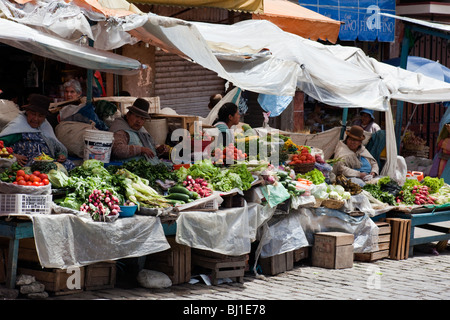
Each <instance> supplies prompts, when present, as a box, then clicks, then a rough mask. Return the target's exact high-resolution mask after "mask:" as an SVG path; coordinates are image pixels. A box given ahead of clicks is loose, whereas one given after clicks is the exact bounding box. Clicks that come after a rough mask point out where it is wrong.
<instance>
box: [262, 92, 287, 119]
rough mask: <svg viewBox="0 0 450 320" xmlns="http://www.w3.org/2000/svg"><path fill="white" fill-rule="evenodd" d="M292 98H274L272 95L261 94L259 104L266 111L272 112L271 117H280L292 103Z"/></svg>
mask: <svg viewBox="0 0 450 320" xmlns="http://www.w3.org/2000/svg"><path fill="white" fill-rule="evenodd" d="M292 99H293V97H291V96H274V95H270V94H259V95H258V103H259V104H260V106H261V108H263V109H264V110H265V111H267V112H270V116H271V117H277V116H279V115H280V114H281V113H282V112H283V111H284V110H285V109H286V108H287V107H288V106H289V104H290V103H291V102H292Z"/></svg>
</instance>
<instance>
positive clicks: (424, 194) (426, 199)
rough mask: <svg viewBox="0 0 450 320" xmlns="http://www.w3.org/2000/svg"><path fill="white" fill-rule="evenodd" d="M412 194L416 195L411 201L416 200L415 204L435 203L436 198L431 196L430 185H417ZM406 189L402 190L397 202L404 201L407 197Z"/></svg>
mask: <svg viewBox="0 0 450 320" xmlns="http://www.w3.org/2000/svg"><path fill="white" fill-rule="evenodd" d="M410 192H411V194H412V196H413V197H414V199H412V197H411V201H412V202H414V204H417V205H423V204H434V203H435V200H436V198H434V197H432V196H430V194H429V192H428V186H423V185H416V186H414V187H412V189H411V191H410ZM404 198H405V194H404V190H402V191H400V195H399V196H398V197H397V203H400V202H402V201H404V200H405V199H404Z"/></svg>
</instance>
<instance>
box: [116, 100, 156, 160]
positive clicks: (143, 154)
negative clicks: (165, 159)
mask: <svg viewBox="0 0 450 320" xmlns="http://www.w3.org/2000/svg"><path fill="white" fill-rule="evenodd" d="M149 106H150V105H149V103H148V101H147V100H145V99H142V98H137V99H136V100H135V101H134V103H133V105H132V106H130V107H128V112H127V114H126V115H124V116H123V117H119V118H116V119H115V120H114V121H113V123H112V124H111V127H110V128H109V131H111V132H114V142H113V146H112V158H113V159H114V160H119V161H129V160H132V159H140V158H145V159H147V161H149V162H150V163H152V164H158V163H160V160H159V158H158V152H157V150H156V144H155V142H154V140H153V138H152V137H151V136H150V134H149V133H148V132H147V130H146V129H145V128H144V124H145V121H148V120H150V115H149V114H148V109H149Z"/></svg>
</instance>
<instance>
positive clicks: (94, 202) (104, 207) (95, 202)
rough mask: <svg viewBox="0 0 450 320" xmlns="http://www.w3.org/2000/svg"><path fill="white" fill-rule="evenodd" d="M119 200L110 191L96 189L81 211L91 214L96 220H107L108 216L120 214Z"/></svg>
mask: <svg viewBox="0 0 450 320" xmlns="http://www.w3.org/2000/svg"><path fill="white" fill-rule="evenodd" d="M119 210H120V207H119V198H117V197H116V196H115V195H113V194H112V193H111V191H109V190H98V189H95V190H94V191H93V192H92V193H91V194H90V195H89V199H88V203H83V204H82V205H81V207H80V211H82V212H87V213H89V214H90V215H91V216H92V218H93V219H94V220H98V221H101V220H105V217H106V216H108V215H117V214H119Z"/></svg>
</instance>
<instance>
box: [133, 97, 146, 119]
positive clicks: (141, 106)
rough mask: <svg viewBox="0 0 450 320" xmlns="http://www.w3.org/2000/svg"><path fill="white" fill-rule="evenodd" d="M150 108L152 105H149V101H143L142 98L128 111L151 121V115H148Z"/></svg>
mask: <svg viewBox="0 0 450 320" xmlns="http://www.w3.org/2000/svg"><path fill="white" fill-rule="evenodd" d="M149 107H150V104H149V103H148V101H147V100H145V99H142V98H137V99H136V100H135V101H134V102H133V105H132V106H130V107H128V110H129V111H130V112H132V113H134V114H135V115H137V116H139V117H143V118H146V119H150V115H149V114H148V109H149Z"/></svg>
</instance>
